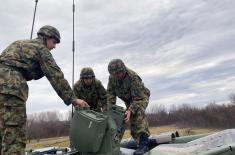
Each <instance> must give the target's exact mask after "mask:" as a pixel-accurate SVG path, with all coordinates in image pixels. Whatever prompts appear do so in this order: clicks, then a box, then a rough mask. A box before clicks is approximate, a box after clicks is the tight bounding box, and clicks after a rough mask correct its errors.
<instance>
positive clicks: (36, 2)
mask: <svg viewBox="0 0 235 155" xmlns="http://www.w3.org/2000/svg"><path fill="white" fill-rule="evenodd" d="M37 4H38V0H35V8H34V14H33V24H32V29H31V35H30V39H32V36H33V28H34V21H35V15H36V10H37Z"/></svg>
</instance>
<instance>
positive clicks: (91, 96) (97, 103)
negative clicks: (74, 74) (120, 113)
mask: <svg viewBox="0 0 235 155" xmlns="http://www.w3.org/2000/svg"><path fill="white" fill-rule="evenodd" d="M73 90H74V93H75V95H76V96H77V97H78V98H80V99H83V100H85V101H86V102H87V103H88V104H89V105H90V109H92V110H95V111H101V108H102V109H103V110H106V108H107V94H106V90H105V88H104V86H103V85H102V83H101V82H100V81H99V80H97V79H95V80H94V81H93V83H92V85H91V86H89V87H86V86H85V84H84V82H83V81H82V80H78V81H77V82H76V83H75V85H74V87H73Z"/></svg>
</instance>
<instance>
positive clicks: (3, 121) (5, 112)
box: [0, 94, 26, 155]
mask: <svg viewBox="0 0 235 155" xmlns="http://www.w3.org/2000/svg"><path fill="white" fill-rule="evenodd" d="M0 131H1V135H0V152H1V155H24V154H25V146H26V137H25V132H26V108H25V102H24V101H23V100H21V99H20V98H18V97H16V96H13V95H6V94H0Z"/></svg>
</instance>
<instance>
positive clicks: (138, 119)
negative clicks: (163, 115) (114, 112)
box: [130, 101, 150, 142]
mask: <svg viewBox="0 0 235 155" xmlns="http://www.w3.org/2000/svg"><path fill="white" fill-rule="evenodd" d="M147 102H148V101H147ZM130 125H131V126H130V129H131V136H132V137H133V138H134V139H135V140H136V141H137V142H139V138H140V135H141V134H142V133H146V134H147V135H150V132H149V124H148V120H147V117H146V115H145V109H141V108H139V109H137V111H136V112H135V114H131V118H130Z"/></svg>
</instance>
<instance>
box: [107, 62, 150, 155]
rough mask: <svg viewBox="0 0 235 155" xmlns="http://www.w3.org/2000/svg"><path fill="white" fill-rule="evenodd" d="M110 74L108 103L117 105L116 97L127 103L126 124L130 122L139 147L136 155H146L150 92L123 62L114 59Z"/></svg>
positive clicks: (110, 64) (132, 134) (111, 63)
mask: <svg viewBox="0 0 235 155" xmlns="http://www.w3.org/2000/svg"><path fill="white" fill-rule="evenodd" d="M108 71H109V73H110V76H109V82H108V88H107V103H108V104H116V96H117V97H119V98H120V99H121V100H123V101H124V102H125V105H126V107H127V110H126V112H125V122H126V123H127V122H129V121H130V123H131V124H130V128H131V136H132V137H133V138H134V139H135V140H136V141H137V142H138V144H139V147H138V149H137V150H136V151H135V152H134V155H141V154H144V153H145V152H147V151H148V150H149V146H148V145H149V138H148V137H149V135H150V132H149V129H148V122H147V119H146V115H145V109H146V107H147V105H148V102H149V96H150V91H149V89H148V88H146V87H145V86H144V83H143V82H142V80H141V78H140V77H139V76H138V75H137V74H136V73H135V72H134V71H132V70H130V69H129V68H127V67H126V66H125V64H124V63H123V61H122V60H120V59H113V60H111V61H110V63H109V65H108Z"/></svg>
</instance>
